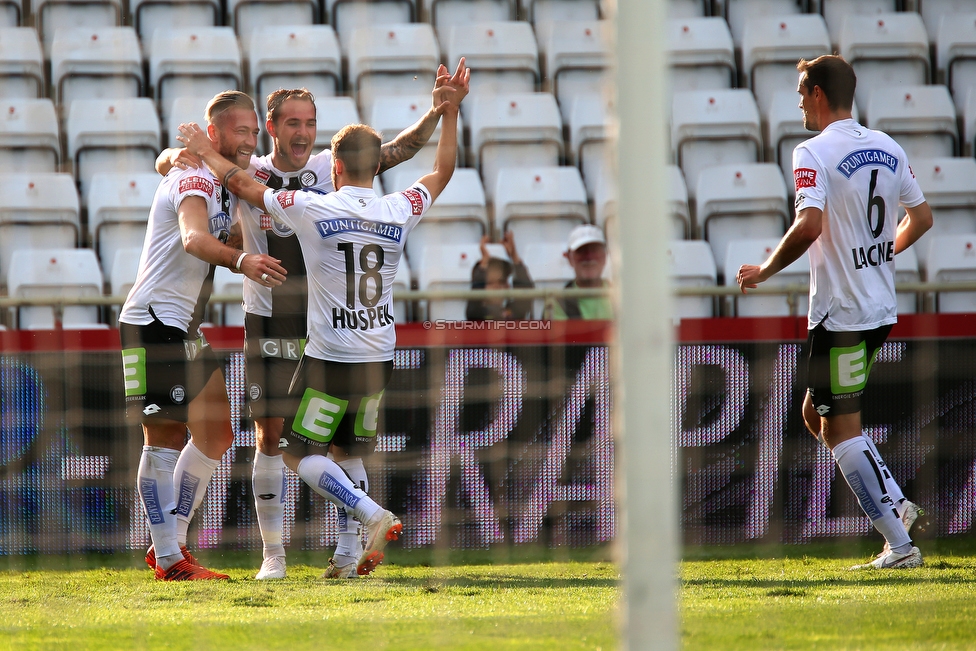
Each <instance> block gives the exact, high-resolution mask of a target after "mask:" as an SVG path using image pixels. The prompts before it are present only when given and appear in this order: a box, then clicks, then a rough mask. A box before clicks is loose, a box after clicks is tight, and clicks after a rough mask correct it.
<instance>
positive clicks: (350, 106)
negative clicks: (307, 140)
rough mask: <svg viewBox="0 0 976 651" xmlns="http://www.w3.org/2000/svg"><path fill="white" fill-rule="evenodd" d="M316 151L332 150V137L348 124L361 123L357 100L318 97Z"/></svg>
mask: <svg viewBox="0 0 976 651" xmlns="http://www.w3.org/2000/svg"><path fill="white" fill-rule="evenodd" d="M315 112H316V119H317V123H316V130H315V150H316V151H321V150H323V149H332V136H334V135H335V134H337V133H339V130H340V129H342V127H344V126H346V125H347V124H358V123H359V122H361V121H362V120H361V118H360V117H359V110H358V109H357V108H356V100H354V99H353V98H351V97H316V98H315Z"/></svg>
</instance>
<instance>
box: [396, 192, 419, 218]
mask: <svg viewBox="0 0 976 651" xmlns="http://www.w3.org/2000/svg"><path fill="white" fill-rule="evenodd" d="M400 194H402V195H403V196H405V197H406V198H407V201H409V202H410V207H411V209H412V210H413V214H414V215H419V214H421V213H423V212H424V198H423V197H421V196H420V193H419V192H417V191H416V190H404V191H403V192H401V193H400Z"/></svg>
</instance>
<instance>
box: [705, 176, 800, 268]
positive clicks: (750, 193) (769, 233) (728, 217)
mask: <svg viewBox="0 0 976 651" xmlns="http://www.w3.org/2000/svg"><path fill="white" fill-rule="evenodd" d="M697 198H698V204H697V213H696V217H697V220H698V229H699V232H700V233H701V235H702V237H703V238H704V239H705V240H706V241H707V242H708V243H709V244H711V246H712V254H713V255H714V256H715V263H716V265H717V267H718V268H719V269H725V252H726V249H727V247H728V243H729V242H730V241H732V240H739V239H745V238H760V237H776V238H778V237H780V236H782V235H783V233H785V232H786V228H787V225H788V224H789V214H790V213H789V207H788V204H787V199H786V184H785V183H784V182H783V175H782V174H781V173H780V169H779V167H778V166H777V165H774V164H773V163H746V164H738V165H719V166H715V167H709V168H707V169H705V170H703V171H702V173H701V176H700V177H699V179H698V197H697Z"/></svg>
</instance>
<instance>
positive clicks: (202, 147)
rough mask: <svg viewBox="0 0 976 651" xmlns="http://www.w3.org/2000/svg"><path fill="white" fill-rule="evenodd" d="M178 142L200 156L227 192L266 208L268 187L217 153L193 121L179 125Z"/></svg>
mask: <svg viewBox="0 0 976 651" xmlns="http://www.w3.org/2000/svg"><path fill="white" fill-rule="evenodd" d="M177 139H178V140H179V141H180V142H183V143H186V149H187V151H189V152H190V153H191V154H193V155H194V156H197V157H199V158H200V160H202V161H203V163H204V165H206V166H207V167H208V168H209V169H210V171H211V172H212V173H213V175H214V176H216V177H217V178H218V179H220V182H221V183H222V184H223V186H224V187H225V188H227V191H228V192H231V193H233V194H235V195H237V196H238V197H240V198H241V199H243V200H244V201H246V202H248V203H249V204H251V205H252V206H257V207H258V208H261V209H262V210H267V208H266V207H265V205H264V191H265V190H267V189H268V188H267V187H266V186H264V185H261V184H260V183H258V182H257V181H255V180H254V179H252V178H251V177H250V176H248V175H247V174H246V173H244V174H242V173H241V172H244V170H242V169H241V168H239V167H238V166H237V165H234V163H232V162H230V161H229V160H227V159H226V158H224V157H223V156H221V155H220V154H218V153H217V152H216V151H215V150H214V148H213V146H212V144H211V142H210V138H209V137H207V132H206V131H204V130H203V129H201V128H200V127H199V126H198V125H197V124H196V123H195V122H191V123H189V124H181V125H180V135H179V136H177Z"/></svg>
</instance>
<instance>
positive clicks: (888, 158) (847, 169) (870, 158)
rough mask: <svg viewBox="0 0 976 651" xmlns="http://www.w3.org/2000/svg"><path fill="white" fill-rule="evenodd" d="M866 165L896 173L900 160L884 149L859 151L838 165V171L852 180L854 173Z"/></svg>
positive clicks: (850, 154)
mask: <svg viewBox="0 0 976 651" xmlns="http://www.w3.org/2000/svg"><path fill="white" fill-rule="evenodd" d="M865 165H875V166H877V165H883V166H884V167H887V168H888V169H890V170H891V171H892V172H894V171H895V170H897V169H898V158H897V157H896V156H893V155H892V154H889V153H888V152H886V151H885V150H883V149H858V150H857V151H852V152H851V153H849V154H848V155H847V156H845V157H844V158H843V159H841V161H840V162H839V163H837V171H838V172H840V173H841V174H843V175H844V176H846V177H847V178H851V175H852V174H854V172H856V171H858V170H859V169H861V168H862V167H864V166H865Z"/></svg>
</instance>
